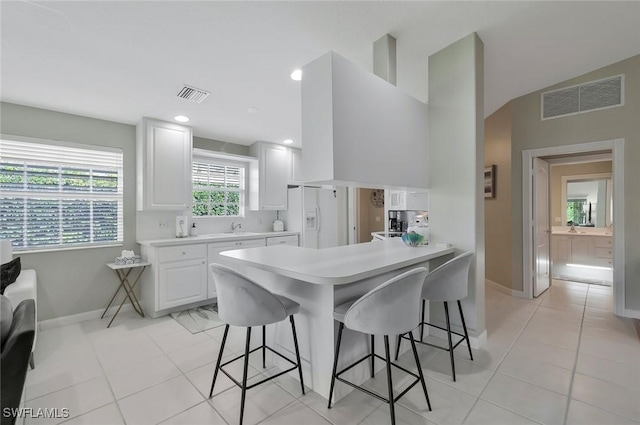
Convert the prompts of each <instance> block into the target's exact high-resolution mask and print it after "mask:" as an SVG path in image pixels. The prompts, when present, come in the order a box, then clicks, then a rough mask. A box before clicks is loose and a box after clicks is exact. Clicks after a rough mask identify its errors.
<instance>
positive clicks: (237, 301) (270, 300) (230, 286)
mask: <svg viewBox="0 0 640 425" xmlns="http://www.w3.org/2000/svg"><path fill="white" fill-rule="evenodd" d="M209 268H210V270H211V273H212V275H213V280H214V284H215V286H216V291H217V294H218V316H219V317H220V319H222V320H223V321H224V322H225V323H226V325H225V328H224V335H223V337H222V345H221V346H220V352H219V354H218V361H217V362H216V369H215V372H214V374H213V381H212V382H211V391H210V392H209V398H211V397H212V396H213V389H214V387H215V385H216V379H217V377H218V372H219V371H222V373H224V374H225V375H227V377H228V378H229V379H231V381H233V382H234V383H235V384H236V385H237V386H239V387H240V389H241V391H242V396H241V399H240V422H239V423H240V425H242V419H243V417H244V404H245V398H246V391H247V390H248V389H251V388H253V387H255V386H257V385H260V384H262V383H264V382H267V381H269V380H271V379H274V378H277V377H278V376H280V375H283V374H285V373H288V372H290V371H292V370H294V369H298V374H299V376H300V387H301V388H302V394H304V380H303V378H302V366H301V363H300V350H299V349H298V337H297V335H296V326H295V321H294V319H293V315H294V314H295V313H297V312H298V311H299V310H300V304H298V303H296V302H295V301H293V300H291V299H289V298H287V297H284V296H282V295H278V294H274V293H272V292H270V291H268V290H267V289H265V288H264V287H262V286H261V285H260V284H258V283H257V282H255V281H253V280H251V279H250V278H249V277H247V276H245V275H243V274H241V273H239V272H237V271H236V270H234V269H232V268H230V267H227V266H223V265H221V264H215V263H213V264H210V265H209ZM287 317H289V321H290V322H291V331H292V333H293V345H294V347H295V351H296V361H295V362H294V361H293V360H291V359H289V358H287V357H285V356H284V355H282V354H280V353H278V352H277V351H275V350H274V349H272V348H271V347H268V346H267V345H266V341H265V339H266V331H265V329H266V328H265V326H266V325H269V324H272V323H276V322H280V321H282V320H285V319H286V318H287ZM229 325H234V326H243V327H246V328H247V336H246V343H245V351H244V354H243V355H240V356H237V357H235V358H233V359H231V360H229V361H227V362H225V363H222V364H221V362H222V355H223V351H224V346H225V343H226V341H227V335H228V333H229ZM252 326H262V346H260V347H257V348H254V349H253V350H250V346H251V327H252ZM260 349H262V367H265V366H266V365H265V357H266V350H269V351H271V352H272V353H274V354H276V355H278V356H280V357H282V358H283V359H285V360H286V361H288V362H289V363H291V364H292V365H293V366H292V367H291V368H289V369H287V370H284V371H281V372H280V373H277V374H275V375H272V376H270V377H268V378H266V379H263V380H261V381H259V382H256V383H254V384H251V385H249V386H247V372H248V367H249V355H250V354H251V353H253V352H254V351H257V350H260ZM243 357H244V369H243V374H242V382H239V381H237V380H236V379H235V378H233V377H232V376H231V375H230V374H229V373H228V372H227V371H226V370H224V366H226V365H228V364H229V363H232V362H234V361H236V360H239V359H241V358H243Z"/></svg>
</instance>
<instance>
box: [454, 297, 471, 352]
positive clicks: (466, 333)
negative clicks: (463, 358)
mask: <svg viewBox="0 0 640 425" xmlns="http://www.w3.org/2000/svg"><path fill="white" fill-rule="evenodd" d="M458 310H460V319H462V329H464V337H465V338H466V340H467V348H468V349H469V357H471V360H473V353H472V352H471V342H469V332H467V324H466V323H465V321H464V314H463V313H462V304H461V303H460V300H458Z"/></svg>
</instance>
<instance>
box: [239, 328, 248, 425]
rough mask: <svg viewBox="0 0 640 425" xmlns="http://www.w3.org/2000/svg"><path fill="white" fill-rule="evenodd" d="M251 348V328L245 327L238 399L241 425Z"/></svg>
mask: <svg viewBox="0 0 640 425" xmlns="http://www.w3.org/2000/svg"><path fill="white" fill-rule="evenodd" d="M250 347H251V327H250V326H249V327H247V344H246V345H245V348H244V370H243V372H242V396H241V398H240V422H239V424H240V425H242V419H243V417H244V401H245V399H246V396H247V375H248V372H249V352H250V351H251V350H250Z"/></svg>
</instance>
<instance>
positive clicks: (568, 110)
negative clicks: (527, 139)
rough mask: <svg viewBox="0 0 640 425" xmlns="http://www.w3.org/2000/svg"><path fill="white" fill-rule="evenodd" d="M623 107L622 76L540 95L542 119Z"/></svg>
mask: <svg viewBox="0 0 640 425" xmlns="http://www.w3.org/2000/svg"><path fill="white" fill-rule="evenodd" d="M622 105H624V75H616V76H615V77H610V78H605V79H602V80H597V81H591V82H588V83H583V84H579V85H576V86H571V87H567V88H564V89H560V90H554V91H550V92H546V93H542V119H543V120H546V119H550V118H558V117H562V116H566V115H573V114H580V113H583V112H590V111H595V110H598V109H605V108H613V107H615V106H622Z"/></svg>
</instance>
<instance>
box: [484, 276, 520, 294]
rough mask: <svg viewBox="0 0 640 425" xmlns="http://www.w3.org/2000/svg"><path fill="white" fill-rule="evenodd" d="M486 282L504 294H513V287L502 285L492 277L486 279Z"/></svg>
mask: <svg viewBox="0 0 640 425" xmlns="http://www.w3.org/2000/svg"><path fill="white" fill-rule="evenodd" d="M484 284H485V285H488V286H490V287H492V288H493V289H495V290H496V291H498V292H502V293H503V294H507V295H511V292H513V291H512V290H511V289H509V288H507V287H506V286H504V285H500V284H499V283H498V282H494V281H493V280H490V279H485V280H484Z"/></svg>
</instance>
